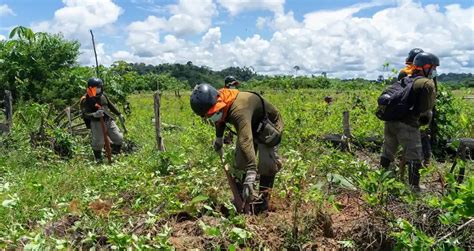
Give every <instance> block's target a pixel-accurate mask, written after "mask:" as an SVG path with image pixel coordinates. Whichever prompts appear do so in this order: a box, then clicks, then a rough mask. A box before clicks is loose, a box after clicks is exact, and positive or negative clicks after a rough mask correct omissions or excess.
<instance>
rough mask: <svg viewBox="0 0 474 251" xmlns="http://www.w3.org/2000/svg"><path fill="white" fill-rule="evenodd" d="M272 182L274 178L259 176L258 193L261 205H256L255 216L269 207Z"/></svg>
mask: <svg viewBox="0 0 474 251" xmlns="http://www.w3.org/2000/svg"><path fill="white" fill-rule="evenodd" d="M274 181H275V176H263V175H261V176H260V184H259V192H260V196H261V199H262V203H260V204H257V205H256V207H255V214H260V213H264V212H266V211H268V208H269V206H270V195H271V190H272V188H273V182H274Z"/></svg>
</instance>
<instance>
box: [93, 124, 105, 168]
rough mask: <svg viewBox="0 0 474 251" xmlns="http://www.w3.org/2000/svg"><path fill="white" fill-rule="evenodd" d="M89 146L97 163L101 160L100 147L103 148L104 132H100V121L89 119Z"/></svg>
mask: <svg viewBox="0 0 474 251" xmlns="http://www.w3.org/2000/svg"><path fill="white" fill-rule="evenodd" d="M91 147H92V150H93V151H94V158H95V161H97V162H98V163H100V162H102V161H103V157H102V148H104V134H103V133H102V127H101V126H100V121H96V120H92V121H91Z"/></svg>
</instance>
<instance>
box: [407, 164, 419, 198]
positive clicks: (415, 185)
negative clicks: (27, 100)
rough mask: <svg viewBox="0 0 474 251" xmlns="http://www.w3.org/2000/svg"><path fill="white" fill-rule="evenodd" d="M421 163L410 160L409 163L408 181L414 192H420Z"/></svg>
mask: <svg viewBox="0 0 474 251" xmlns="http://www.w3.org/2000/svg"><path fill="white" fill-rule="evenodd" d="M420 168H421V163H419V162H413V161H410V162H409V163H408V183H409V184H410V186H411V188H412V189H413V191H414V192H420V190H421V189H420Z"/></svg>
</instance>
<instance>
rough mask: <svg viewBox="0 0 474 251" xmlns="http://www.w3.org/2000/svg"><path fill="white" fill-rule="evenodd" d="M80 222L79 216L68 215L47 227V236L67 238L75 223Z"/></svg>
mask: <svg viewBox="0 0 474 251" xmlns="http://www.w3.org/2000/svg"><path fill="white" fill-rule="evenodd" d="M78 220H80V217H79V216H77V215H72V214H68V215H66V216H64V217H63V218H61V219H60V220H59V221H56V222H53V223H51V224H49V225H47V226H46V228H45V229H44V231H45V234H46V235H48V236H52V235H55V236H61V237H62V236H65V235H66V234H67V233H68V231H69V229H70V228H71V227H72V226H74V223H75V222H76V221H78Z"/></svg>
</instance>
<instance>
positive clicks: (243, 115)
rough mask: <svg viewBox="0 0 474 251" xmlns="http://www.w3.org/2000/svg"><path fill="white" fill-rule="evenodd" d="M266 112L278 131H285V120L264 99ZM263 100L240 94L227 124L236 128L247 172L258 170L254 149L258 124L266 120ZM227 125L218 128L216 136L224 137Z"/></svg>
mask: <svg viewBox="0 0 474 251" xmlns="http://www.w3.org/2000/svg"><path fill="white" fill-rule="evenodd" d="M264 103H265V111H266V113H267V115H268V118H269V120H270V121H271V122H272V123H274V124H275V127H276V128H277V130H278V131H280V132H282V131H283V120H282V118H281V115H280V113H279V112H278V110H277V109H276V108H275V107H274V106H273V105H272V104H270V103H269V102H268V101H266V100H265V99H264ZM264 115H265V114H264V113H263V107H262V101H261V99H260V98H259V97H258V96H257V95H256V94H254V93H250V92H240V93H239V94H238V96H237V98H236V99H235V101H234V102H233V104H232V106H231V107H230V109H229V111H228V113H227V117H226V118H225V122H228V123H230V124H232V125H233V126H234V128H235V129H236V133H237V147H238V149H240V151H242V153H243V157H244V159H245V163H246V165H245V167H239V168H241V169H245V170H247V171H248V170H256V169H257V160H256V155H255V149H254V137H255V131H256V130H257V127H258V124H259V123H260V122H261V121H262V119H263V118H264ZM224 130H225V123H220V124H218V125H217V126H216V136H217V137H222V136H223V135H224Z"/></svg>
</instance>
